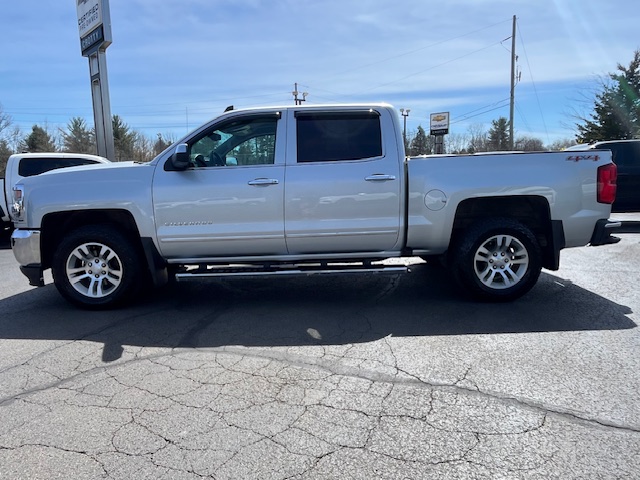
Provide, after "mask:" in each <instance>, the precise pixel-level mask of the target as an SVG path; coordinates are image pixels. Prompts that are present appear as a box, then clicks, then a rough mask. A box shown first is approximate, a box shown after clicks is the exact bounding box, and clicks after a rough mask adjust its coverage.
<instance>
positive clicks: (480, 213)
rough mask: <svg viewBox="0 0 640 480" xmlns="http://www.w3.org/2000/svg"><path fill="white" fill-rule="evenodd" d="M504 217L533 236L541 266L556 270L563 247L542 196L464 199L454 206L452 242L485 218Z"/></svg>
mask: <svg viewBox="0 0 640 480" xmlns="http://www.w3.org/2000/svg"><path fill="white" fill-rule="evenodd" d="M497 217H506V218H511V219H513V220H517V221H519V222H520V223H522V224H523V225H525V226H527V227H528V228H529V229H530V230H531V231H532V232H533V234H534V235H535V237H536V239H537V241H538V244H539V245H540V248H541V250H542V266H543V267H545V268H548V269H552V270H557V269H558V263H559V252H560V249H562V248H563V247H564V236H563V235H562V228H561V224H560V225H559V226H558V225H557V224H556V225H554V222H553V221H552V220H551V212H550V210H549V203H548V201H547V199H545V198H544V197H538V196H508V197H482V198H471V199H467V200H464V201H463V202H461V203H460V204H459V205H458V209H457V210H456V216H455V220H454V223H453V231H452V232H451V242H452V243H453V242H456V241H457V239H459V238H460V236H461V234H462V233H463V232H464V231H465V230H466V229H467V228H469V227H470V226H471V225H473V224H474V223H476V222H477V221H479V220H482V219H486V218H497Z"/></svg>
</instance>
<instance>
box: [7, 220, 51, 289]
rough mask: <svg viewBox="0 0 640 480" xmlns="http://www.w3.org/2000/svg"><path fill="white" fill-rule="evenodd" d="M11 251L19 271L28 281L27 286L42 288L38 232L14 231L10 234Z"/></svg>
mask: <svg viewBox="0 0 640 480" xmlns="http://www.w3.org/2000/svg"><path fill="white" fill-rule="evenodd" d="M11 249H12V250H13V256H14V257H15V258H16V260H17V261H18V264H19V265H20V271H21V272H22V273H23V274H24V275H25V276H26V277H27V278H28V279H29V285H33V286H35V287H41V286H43V285H44V278H43V275H42V257H41V256H40V231H39V230H14V231H13V233H12V234H11Z"/></svg>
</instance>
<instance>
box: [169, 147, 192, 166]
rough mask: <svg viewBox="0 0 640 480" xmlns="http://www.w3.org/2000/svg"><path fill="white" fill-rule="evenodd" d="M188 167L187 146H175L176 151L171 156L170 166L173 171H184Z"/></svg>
mask: <svg viewBox="0 0 640 480" xmlns="http://www.w3.org/2000/svg"><path fill="white" fill-rule="evenodd" d="M189 165H190V162H189V146H188V145H187V144H186V143H180V144H178V145H176V149H175V151H174V152H173V154H172V155H171V166H172V167H173V168H174V170H186V169H187V168H189Z"/></svg>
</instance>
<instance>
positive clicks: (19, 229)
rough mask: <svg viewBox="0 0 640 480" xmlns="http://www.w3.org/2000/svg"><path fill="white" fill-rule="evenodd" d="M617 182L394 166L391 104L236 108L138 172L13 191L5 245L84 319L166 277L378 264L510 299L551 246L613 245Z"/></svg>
mask: <svg viewBox="0 0 640 480" xmlns="http://www.w3.org/2000/svg"><path fill="white" fill-rule="evenodd" d="M615 182H616V166H615V165H614V164H613V163H612V162H611V155H610V152H607V151H598V152H594V151H588V152H580V151H572V152H553V153H509V154H484V155H465V156H448V155H440V156H428V157H415V158H406V157H405V153H404V146H403V140H402V132H401V128H400V123H399V119H398V114H397V112H396V111H395V110H394V109H393V108H392V107H391V106H390V105H386V104H371V105H335V106H285V107H278V108H259V109H246V110H232V111H229V112H226V113H224V114H223V115H222V116H220V117H218V118H216V119H214V120H212V121H211V122H209V123H207V124H205V125H204V126H202V127H200V128H198V129H197V130H195V131H194V132H192V133H190V134H189V135H187V136H186V137H184V138H183V139H181V140H179V141H178V142H177V143H176V144H175V145H173V146H171V147H170V148H168V149H167V150H165V151H164V152H162V153H161V154H160V155H158V156H157V157H156V158H155V159H154V160H153V161H151V162H149V163H146V164H145V163H133V162H121V163H112V164H106V165H98V166H92V167H73V168H69V169H63V170H58V171H55V172H49V173H47V174H44V175H38V176H34V177H30V178H25V179H23V180H22V181H21V182H19V183H18V184H17V185H16V186H15V187H14V188H13V189H12V191H11V197H12V202H11V203H12V205H13V208H12V212H11V215H12V219H13V221H14V223H15V227H16V230H15V231H14V233H13V235H12V248H13V251H14V255H15V257H16V259H17V261H18V262H19V264H20V268H21V270H22V272H23V273H24V274H25V275H26V276H27V277H28V278H29V280H30V283H31V284H32V285H43V270H44V269H47V268H51V269H52V274H53V279H54V283H55V285H56V287H57V289H58V290H59V292H60V293H61V294H62V296H64V297H65V298H66V299H67V300H69V301H71V302H72V303H74V304H76V305H78V306H81V307H85V308H105V307H111V306H114V305H118V304H121V303H123V302H125V301H127V300H130V299H131V298H133V297H135V295H136V293H137V292H138V291H139V289H140V288H141V287H142V286H145V285H155V286H160V285H162V284H164V283H165V282H167V280H168V279H169V278H171V277H174V278H177V279H178V280H184V279H189V278H202V277H219V276H238V275H294V274H302V275H311V274H318V273H320V274H327V273H345V272H391V273H395V274H397V273H399V272H400V271H405V270H406V267H404V266H401V267H399V266H397V265H395V266H394V265H389V262H383V260H385V259H389V258H391V257H407V256H413V257H422V258H424V259H426V260H427V261H431V260H437V261H439V262H441V263H443V264H444V266H445V267H446V269H447V270H448V271H449V272H450V273H452V276H453V278H454V279H456V280H457V281H458V282H459V284H460V285H461V286H462V288H463V290H464V291H466V292H467V293H469V294H470V295H472V296H473V297H476V298H479V299H486V300H511V299H514V298H517V297H519V296H521V295H523V294H524V293H526V292H527V291H529V290H530V289H531V288H532V287H533V285H534V284H535V283H536V281H537V279H538V276H539V274H540V271H541V268H543V267H544V268H547V269H552V270H553V269H557V268H558V266H559V259H560V250H562V249H563V248H567V247H576V246H583V245H587V244H591V245H602V244H606V243H612V242H615V241H617V240H618V239H617V238H616V237H613V236H611V234H610V233H611V231H612V229H614V228H615V227H616V225H617V224H616V222H613V221H610V220H608V218H609V214H610V211H611V203H612V202H613V201H614V199H615V191H616V185H615Z"/></svg>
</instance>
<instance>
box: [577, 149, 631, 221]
mask: <svg viewBox="0 0 640 480" xmlns="http://www.w3.org/2000/svg"><path fill="white" fill-rule="evenodd" d="M578 149H580V150H587V149H596V150H611V153H612V154H613V161H614V163H615V164H616V165H617V166H618V192H617V194H616V201H615V202H614V204H613V211H614V212H640V139H638V140H610V141H605V142H595V143H592V144H590V145H576V146H575V147H571V148H570V150H578Z"/></svg>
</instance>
